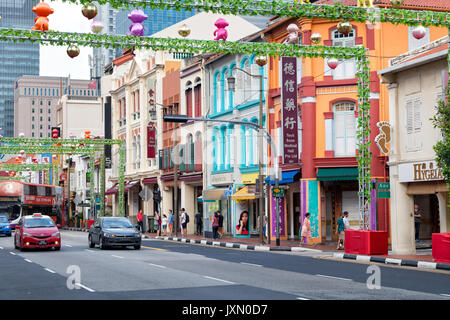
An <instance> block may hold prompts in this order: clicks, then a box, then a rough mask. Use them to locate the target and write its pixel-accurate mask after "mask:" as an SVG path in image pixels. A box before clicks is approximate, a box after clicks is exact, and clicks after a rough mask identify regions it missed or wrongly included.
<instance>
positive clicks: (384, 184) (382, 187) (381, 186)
mask: <svg viewBox="0 0 450 320" xmlns="http://www.w3.org/2000/svg"><path fill="white" fill-rule="evenodd" d="M377 189H378V190H389V189H390V184H389V182H378V183H377Z"/></svg>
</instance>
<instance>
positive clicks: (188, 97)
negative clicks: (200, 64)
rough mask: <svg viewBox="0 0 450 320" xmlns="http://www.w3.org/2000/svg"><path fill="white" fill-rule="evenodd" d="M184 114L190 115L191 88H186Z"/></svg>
mask: <svg viewBox="0 0 450 320" xmlns="http://www.w3.org/2000/svg"><path fill="white" fill-rule="evenodd" d="M186 114H187V116H188V117H192V89H190V88H189V89H187V90H186Z"/></svg>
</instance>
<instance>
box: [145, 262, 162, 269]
mask: <svg viewBox="0 0 450 320" xmlns="http://www.w3.org/2000/svg"><path fill="white" fill-rule="evenodd" d="M149 265H151V266H154V267H158V268H163V269H165V268H166V267H165V266H160V265H159V264H153V263H149Z"/></svg>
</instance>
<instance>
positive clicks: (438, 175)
mask: <svg viewBox="0 0 450 320" xmlns="http://www.w3.org/2000/svg"><path fill="white" fill-rule="evenodd" d="M398 180H399V182H424V181H439V180H444V177H443V175H442V171H441V169H440V168H439V167H438V165H437V163H436V162H435V161H423V162H416V163H403V164H400V165H399V166H398Z"/></svg>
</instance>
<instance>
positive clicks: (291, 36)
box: [283, 23, 300, 44]
mask: <svg viewBox="0 0 450 320" xmlns="http://www.w3.org/2000/svg"><path fill="white" fill-rule="evenodd" d="M286 30H287V32H288V36H287V38H286V39H285V40H284V41H283V43H284V44H298V40H299V39H298V32H299V31H300V29H299V28H298V26H297V25H296V24H295V23H291V24H290V25H288V27H287V28H286Z"/></svg>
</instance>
